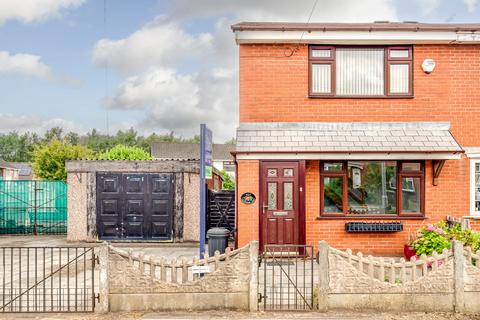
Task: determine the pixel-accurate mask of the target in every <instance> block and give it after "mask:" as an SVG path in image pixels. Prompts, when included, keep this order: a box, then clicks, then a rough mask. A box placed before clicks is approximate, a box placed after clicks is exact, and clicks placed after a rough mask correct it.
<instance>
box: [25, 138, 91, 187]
mask: <svg viewBox="0 0 480 320" xmlns="http://www.w3.org/2000/svg"><path fill="white" fill-rule="evenodd" d="M93 157H94V152H93V151H92V150H91V149H88V148H86V147H84V146H74V145H71V144H69V143H67V142H65V141H60V140H58V139H56V138H53V139H52V141H50V142H49V143H44V144H38V145H37V146H35V149H34V151H33V165H32V168H33V171H34V172H35V175H36V176H38V177H40V178H42V179H45V180H66V179H67V172H66V171H65V161H67V160H77V159H93Z"/></svg>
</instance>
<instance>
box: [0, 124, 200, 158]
mask: <svg viewBox="0 0 480 320" xmlns="http://www.w3.org/2000/svg"><path fill="white" fill-rule="evenodd" d="M54 139H55V140H58V141H64V142H66V143H67V144H70V145H81V146H85V147H87V148H89V149H91V150H93V151H95V152H97V153H103V152H105V151H107V150H110V149H112V148H113V147H115V146H116V145H119V144H121V145H125V146H128V147H138V148H141V149H143V150H145V151H146V152H150V146H151V144H152V143H154V142H188V143H199V142H200V137H199V136H198V135H197V136H194V137H192V138H188V139H186V138H183V137H180V136H177V135H175V133H174V132H170V133H168V134H156V133H152V134H150V135H148V136H143V135H139V134H138V132H137V131H135V130H134V129H133V128H130V129H128V130H119V131H117V132H116V134H114V135H106V134H102V133H100V132H99V131H98V130H96V129H92V130H91V131H90V132H88V133H87V134H86V135H79V134H78V133H75V132H65V131H64V130H63V129H62V128H60V127H54V128H51V129H49V130H48V131H47V132H45V134H43V136H39V135H37V134H35V133H28V132H27V133H24V134H19V133H17V132H10V133H7V134H0V159H3V160H6V161H13V162H32V161H33V159H32V157H33V150H34V148H35V146H36V145H42V144H48V143H49V142H51V141H52V140H54Z"/></svg>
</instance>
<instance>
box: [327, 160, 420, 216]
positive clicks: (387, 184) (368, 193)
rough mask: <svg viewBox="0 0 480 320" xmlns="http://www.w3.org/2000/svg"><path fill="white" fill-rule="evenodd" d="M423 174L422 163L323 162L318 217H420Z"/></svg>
mask: <svg viewBox="0 0 480 320" xmlns="http://www.w3.org/2000/svg"><path fill="white" fill-rule="evenodd" d="M424 171H425V168H424V163H423V162H403V161H323V162H321V163H320V204H321V205H320V208H321V215H322V216H359V217H362V216H365V215H372V216H386V217H390V216H397V215H398V216H422V215H423V213H424V185H425V173H424ZM399 190H400V191H399Z"/></svg>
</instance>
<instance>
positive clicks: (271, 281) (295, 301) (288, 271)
mask: <svg viewBox="0 0 480 320" xmlns="http://www.w3.org/2000/svg"><path fill="white" fill-rule="evenodd" d="M264 250H265V251H264V252H263V253H262V254H261V255H260V257H259V258H260V259H259V272H258V294H259V299H258V304H259V308H260V309H263V310H311V309H313V307H314V304H313V277H314V274H315V273H316V272H315V270H317V269H318V263H317V262H316V261H315V258H314V255H313V246H305V245H265V248H264Z"/></svg>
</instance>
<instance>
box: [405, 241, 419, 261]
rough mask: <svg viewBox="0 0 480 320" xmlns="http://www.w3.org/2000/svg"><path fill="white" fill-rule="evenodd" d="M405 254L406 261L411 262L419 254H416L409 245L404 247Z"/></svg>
mask: <svg viewBox="0 0 480 320" xmlns="http://www.w3.org/2000/svg"><path fill="white" fill-rule="evenodd" d="M403 254H404V255H405V259H407V261H410V259H411V258H412V257H416V256H417V253H416V252H415V250H414V249H413V248H412V247H411V246H409V245H408V244H406V245H405V246H404V247H403Z"/></svg>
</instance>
